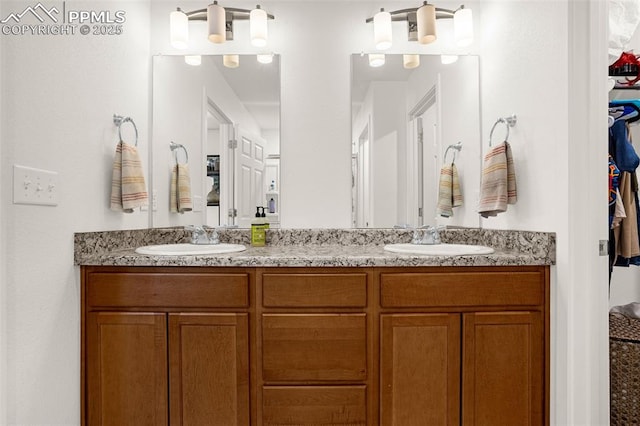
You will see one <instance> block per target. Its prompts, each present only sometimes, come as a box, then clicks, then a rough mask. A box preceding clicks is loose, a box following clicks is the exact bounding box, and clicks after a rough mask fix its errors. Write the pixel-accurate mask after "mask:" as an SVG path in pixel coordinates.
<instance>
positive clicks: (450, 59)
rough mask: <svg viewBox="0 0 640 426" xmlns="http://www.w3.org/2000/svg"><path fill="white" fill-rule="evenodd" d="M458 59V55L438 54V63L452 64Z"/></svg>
mask: <svg viewBox="0 0 640 426" xmlns="http://www.w3.org/2000/svg"><path fill="white" fill-rule="evenodd" d="M457 60H458V55H444V54H443V55H440V63H441V64H442V65H449V64H453V63H454V62H456V61H457Z"/></svg>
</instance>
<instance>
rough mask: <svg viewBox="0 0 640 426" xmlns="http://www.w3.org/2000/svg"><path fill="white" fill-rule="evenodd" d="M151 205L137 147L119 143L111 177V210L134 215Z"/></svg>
mask: <svg viewBox="0 0 640 426" xmlns="http://www.w3.org/2000/svg"><path fill="white" fill-rule="evenodd" d="M148 204H149V197H148V195H147V186H146V184H145V181H144V172H143V170H142V163H141V162H140V156H139V155H138V150H137V149H136V147H135V146H132V145H129V144H126V143H124V142H122V141H121V142H119V143H118V146H117V147H116V155H115V157H114V160H113V172H112V175H111V210H115V211H123V212H125V213H133V209H135V208H136V207H141V206H146V205H148Z"/></svg>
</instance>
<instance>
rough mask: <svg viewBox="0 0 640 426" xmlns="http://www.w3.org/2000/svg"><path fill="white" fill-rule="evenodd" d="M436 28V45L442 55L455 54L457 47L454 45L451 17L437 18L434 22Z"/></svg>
mask: <svg viewBox="0 0 640 426" xmlns="http://www.w3.org/2000/svg"><path fill="white" fill-rule="evenodd" d="M436 27H437V30H438V41H437V43H436V45H437V46H438V47H439V48H440V49H439V50H440V53H441V54H443V55H457V54H458V53H459V52H458V50H459V48H458V47H457V46H456V43H455V40H454V34H453V19H450V18H443V19H438V22H437V23H436Z"/></svg>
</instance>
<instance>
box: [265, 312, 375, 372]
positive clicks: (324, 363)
mask: <svg viewBox="0 0 640 426" xmlns="http://www.w3.org/2000/svg"><path fill="white" fill-rule="evenodd" d="M262 352H263V353H262V356H263V378H264V380H265V381H274V382H278V381H303V382H309V381H311V382H313V381H345V380H365V379H366V376H367V368H366V366H367V327H366V316H365V314H348V315H346V314H345V315H337V314H335V315H334V314H325V315H321V314H319V315H269V314H265V315H263V318H262Z"/></svg>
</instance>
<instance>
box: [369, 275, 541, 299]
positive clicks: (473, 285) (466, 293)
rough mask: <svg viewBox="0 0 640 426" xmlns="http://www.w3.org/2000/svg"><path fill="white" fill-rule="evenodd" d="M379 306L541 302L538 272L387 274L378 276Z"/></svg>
mask: <svg viewBox="0 0 640 426" xmlns="http://www.w3.org/2000/svg"><path fill="white" fill-rule="evenodd" d="M380 282H381V284H380V285H381V290H380V291H381V295H380V303H381V305H382V306H383V307H438V306H487V305H488V306H504V305H510V306H513V305H523V306H533V305H541V304H542V303H543V301H544V286H543V282H544V278H543V276H542V274H541V273H538V272H480V273H474V272H469V273H466V272H460V273H458V272H456V273H389V274H381V275H380Z"/></svg>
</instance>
